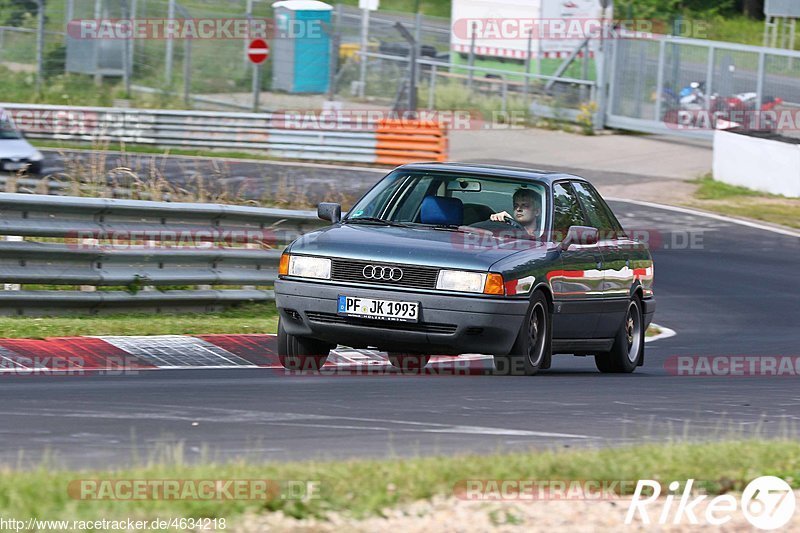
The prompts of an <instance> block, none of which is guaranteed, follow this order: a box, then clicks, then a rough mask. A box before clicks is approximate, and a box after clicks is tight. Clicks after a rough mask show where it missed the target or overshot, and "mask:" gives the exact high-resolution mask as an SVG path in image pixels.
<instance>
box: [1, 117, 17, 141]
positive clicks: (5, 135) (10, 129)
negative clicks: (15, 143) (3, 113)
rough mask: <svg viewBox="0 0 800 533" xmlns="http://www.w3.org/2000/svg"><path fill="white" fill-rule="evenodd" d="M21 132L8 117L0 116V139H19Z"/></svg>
mask: <svg viewBox="0 0 800 533" xmlns="http://www.w3.org/2000/svg"><path fill="white" fill-rule="evenodd" d="M21 138H22V134H20V132H19V130H17V128H15V127H14V124H13V123H12V122H11V121H10V120H8V119H2V118H0V139H21Z"/></svg>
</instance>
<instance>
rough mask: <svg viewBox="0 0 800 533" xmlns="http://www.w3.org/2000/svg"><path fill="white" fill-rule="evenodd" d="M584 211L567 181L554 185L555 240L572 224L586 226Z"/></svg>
mask: <svg viewBox="0 0 800 533" xmlns="http://www.w3.org/2000/svg"><path fill="white" fill-rule="evenodd" d="M586 225H588V223H587V222H586V221H585V220H584V216H583V211H582V210H581V206H580V204H579V203H578V198H577V196H575V192H574V191H573V190H572V187H570V186H569V184H566V183H556V184H555V185H553V240H554V241H560V240H562V239H563V238H564V237H565V236H566V235H567V230H569V227H570V226H586Z"/></svg>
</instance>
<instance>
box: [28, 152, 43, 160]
mask: <svg viewBox="0 0 800 533" xmlns="http://www.w3.org/2000/svg"><path fill="white" fill-rule="evenodd" d="M28 159H30V160H31V161H41V160H42V159H44V156H43V155H42V152H40V151H39V150H36V151H35V152H33V155H32V156H30V157H29V158H28Z"/></svg>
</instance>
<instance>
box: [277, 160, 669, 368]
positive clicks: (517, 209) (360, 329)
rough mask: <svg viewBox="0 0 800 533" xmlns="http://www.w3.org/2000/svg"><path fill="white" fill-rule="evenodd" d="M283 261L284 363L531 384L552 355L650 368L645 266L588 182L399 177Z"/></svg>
mask: <svg viewBox="0 0 800 533" xmlns="http://www.w3.org/2000/svg"><path fill="white" fill-rule="evenodd" d="M318 212H319V216H320V218H322V219H324V220H328V221H330V222H331V225H330V226H328V227H326V228H323V229H320V230H318V231H314V232H311V233H308V234H305V235H303V236H302V237H300V238H299V239H297V240H296V241H294V242H293V243H292V244H290V245H289V246H288V247H287V248H286V251H285V252H284V254H283V256H282V257H281V262H280V268H279V276H278V277H279V279H278V280H277V281H276V282H275V298H276V303H277V307H278V311H279V314H280V319H279V325H278V352H279V353H278V355H279V357H280V360H281V363H282V364H283V365H284V366H285V367H286V368H290V369H318V368H319V367H321V366H322V365H323V364H324V363H325V360H326V358H327V356H328V352H329V351H330V349H332V348H333V347H335V346H336V345H338V344H341V345H345V346H350V347H353V348H373V349H378V350H383V351H386V352H388V353H389V360H390V362H391V364H392V365H394V366H396V367H398V368H400V369H402V370H404V371H407V372H419V371H420V370H421V369H422V368H423V367H424V366H425V365H426V364H427V362H428V359H429V356H430V355H431V354H462V353H481V354H491V355H493V356H494V361H495V367H496V368H497V369H498V370H501V369H505V370H507V371H508V373H513V374H524V375H532V374H536V373H537V372H538V371H539V370H540V369H543V368H549V367H550V364H551V360H552V355H553V354H575V355H593V356H594V359H595V362H596V364H597V368H598V369H599V370H600V371H602V372H632V371H633V370H634V369H635V368H636V367H637V366H640V365H642V363H643V361H644V337H645V330H646V329H647V326H648V325H649V324H650V321H651V320H652V317H653V313H654V312H655V299H654V296H653V260H652V258H651V256H650V252H649V250H648V247H647V245H646V244H644V243H640V242H638V241H636V240H634V239H632V238H630V237H629V235H628V234H627V233H626V232H625V230H624V229H623V228H622V226H621V225H620V223H619V222H618V221H617V218H616V217H615V216H614V214H613V213H612V211H611V209H610V208H609V207H608V205H607V204H606V202H605V201H604V200H603V199H602V198H601V197H600V195H599V194H598V193H597V191H596V190H595V189H594V187H592V185H591V184H590V183H589V182H588V181H586V180H585V179H583V178H580V177H578V176H573V175H570V174H562V173H557V172H544V171H538V170H526V169H522V168H511V167H499V166H486V165H471V164H459V163H415V164H409V165H404V166H401V167H398V168H396V169H395V170H393V171H392V172H391V173H389V174H388V175H387V176H386V177H385V178H383V179H382V180H381V181H380V182H379V183H377V184H376V185H375V186H374V187H373V188H372V189H371V190H370V191H369V192H367V193H366V194H365V195H364V196H363V197H362V198H361V199H360V200H359V201H358V202H357V203H356V204H355V205H354V206H353V208H352V209H351V210H350V211H349V212H348V213H347V215H346V216H345V217H344V218H342V215H341V207H340V206H339V205H338V204H332V203H323V204H320V206H319V210H318Z"/></svg>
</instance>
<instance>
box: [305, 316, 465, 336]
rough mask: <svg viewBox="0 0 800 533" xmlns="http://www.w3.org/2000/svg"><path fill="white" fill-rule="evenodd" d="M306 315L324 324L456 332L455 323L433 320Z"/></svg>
mask: <svg viewBox="0 0 800 533" xmlns="http://www.w3.org/2000/svg"><path fill="white" fill-rule="evenodd" d="M306 316H307V317H308V319H309V320H311V321H312V322H321V323H323V324H353V325H358V326H365V327H369V328H380V329H391V330H400V331H418V332H421V333H441V334H445V335H452V334H453V333H455V332H456V328H457V326H456V325H455V324H435V323H433V322H393V321H391V320H370V319H363V318H353V317H345V316H341V315H337V314H334V313H318V312H316V311H306Z"/></svg>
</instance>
